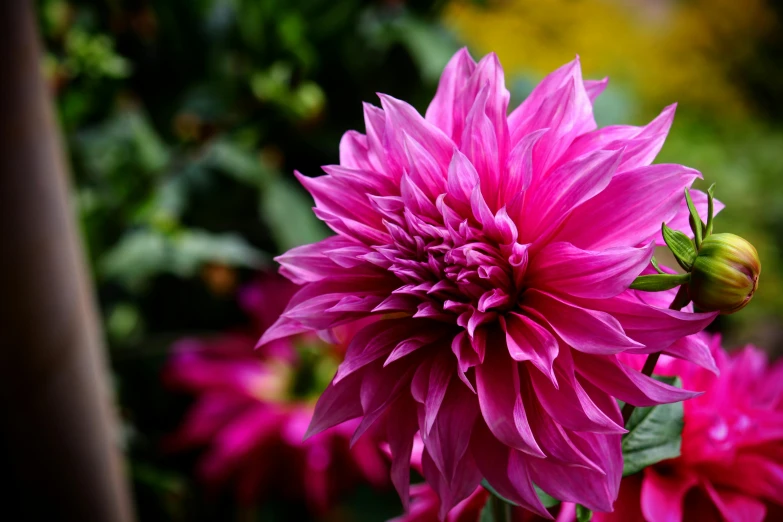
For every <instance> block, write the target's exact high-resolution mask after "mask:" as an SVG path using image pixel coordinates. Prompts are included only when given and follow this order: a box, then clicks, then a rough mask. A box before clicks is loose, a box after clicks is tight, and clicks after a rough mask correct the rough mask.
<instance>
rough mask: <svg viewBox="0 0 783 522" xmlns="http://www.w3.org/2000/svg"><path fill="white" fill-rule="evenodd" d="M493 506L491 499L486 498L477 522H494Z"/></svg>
mask: <svg viewBox="0 0 783 522" xmlns="http://www.w3.org/2000/svg"><path fill="white" fill-rule="evenodd" d="M493 504H494V503H493V502H492V497H487V503H486V504H484V507H483V508H481V513H480V514H479V522H496V520H495V509H494V508H495V507H494V506H493Z"/></svg>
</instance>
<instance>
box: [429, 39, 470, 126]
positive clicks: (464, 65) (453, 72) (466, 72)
mask: <svg viewBox="0 0 783 522" xmlns="http://www.w3.org/2000/svg"><path fill="white" fill-rule="evenodd" d="M475 69H476V62H475V61H473V58H471V56H470V53H469V52H468V50H467V48H465V47H463V48H462V49H460V50H459V51H457V53H456V54H455V55H454V56H453V57H452V58H451V60H449V63H448V64H447V65H446V68H445V69H444V70H443V74H442V75H441V77H440V82H439V83H438V90H437V92H436V93H435V97H434V98H433V99H432V102H431V103H430V105H429V107H427V113H426V116H425V117H426V119H427V121H429V122H431V123H433V124H434V125H436V126H437V127H438V128H440V130H442V131H443V132H444V133H446V135H447V136H451V137H452V138H456V137H457V136H461V135H462V125H463V122H464V121H465V116H466V115H467V110H468V108H467V107H463V103H462V102H461V100H460V92H461V91H462V89H463V88H464V86H465V85H466V84H467V82H468V79H469V78H470V76H471V74H472V73H473V71H474V70H475Z"/></svg>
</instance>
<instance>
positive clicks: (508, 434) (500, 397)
mask: <svg viewBox="0 0 783 522" xmlns="http://www.w3.org/2000/svg"><path fill="white" fill-rule="evenodd" d="M476 384H477V392H478V399H479V406H480V407H481V414H482V415H483V417H484V420H485V421H486V423H487V426H488V427H489V429H490V431H492V433H493V434H494V435H495V437H497V438H498V440H500V441H501V442H502V443H503V444H506V445H507V446H510V447H512V448H516V449H518V450H520V451H524V452H527V453H530V454H532V455H536V456H541V457H542V456H543V455H544V454H543V453H542V451H541V448H539V447H538V443H537V442H536V440H535V438H534V437H533V432H532V431H531V429H530V425H529V424H528V422H527V417H526V416H525V414H524V404H522V402H521V399H520V400H519V401H518V400H517V399H518V398H519V395H520V389H519V373H518V369H517V363H516V361H513V360H512V359H511V358H510V357H509V356H508V355H507V354H505V353H503V350H489V351H488V352H487V353H486V355H485V356H484V362H483V364H480V365H479V366H477V367H476Z"/></svg>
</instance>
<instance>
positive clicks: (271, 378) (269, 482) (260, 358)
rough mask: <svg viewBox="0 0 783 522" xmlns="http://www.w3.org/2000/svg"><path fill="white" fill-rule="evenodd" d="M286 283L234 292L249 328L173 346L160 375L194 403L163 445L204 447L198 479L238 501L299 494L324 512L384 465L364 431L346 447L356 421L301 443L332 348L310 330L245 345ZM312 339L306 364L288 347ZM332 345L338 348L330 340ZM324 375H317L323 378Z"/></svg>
mask: <svg viewBox="0 0 783 522" xmlns="http://www.w3.org/2000/svg"><path fill="white" fill-rule="evenodd" d="M294 288H295V287H294V286H293V285H292V284H290V283H288V282H287V281H285V280H282V279H278V278H267V279H264V280H263V281H262V282H261V283H259V284H255V285H251V286H249V287H247V288H245V289H243V291H242V292H241V295H240V302H241V304H242V305H243V307H244V308H245V309H246V311H248V313H249V314H250V315H251V318H252V323H253V327H252V328H250V329H249V331H247V332H234V333H228V334H225V335H222V336H219V337H216V338H213V339H185V340H182V341H179V342H178V343H177V344H176V345H175V346H174V348H173V353H172V355H171V359H170V361H169V362H168V365H167V367H166V368H165V371H164V380H165V382H166V383H167V384H168V385H169V386H171V387H172V388H177V389H180V390H184V391H186V392H189V393H191V394H193V395H195V397H196V402H195V404H194V405H193V406H192V408H191V409H190V411H189V412H188V414H187V416H186V418H185V420H184V422H183V424H182V425H181V427H180V428H179V430H178V431H177V432H176V433H175V434H173V435H172V436H171V437H170V438H169V440H168V441H167V447H168V449H171V450H185V449H191V448H201V447H206V451H205V453H204V455H203V457H201V459H200V461H199V464H198V474H199V476H200V477H201V478H202V479H203V480H204V482H205V483H206V484H207V485H208V486H210V487H211V488H212V489H215V490H217V489H219V488H221V487H223V486H227V485H231V486H233V487H234V488H235V491H236V495H237V498H238V500H239V501H240V502H242V503H245V504H254V503H256V502H257V501H259V500H260V499H261V498H263V497H265V496H268V495H269V494H271V493H272V492H276V493H278V494H281V495H283V496H284V497H285V498H288V499H289V500H296V499H301V498H303V499H304V500H305V501H306V503H307V507H308V509H310V510H311V511H313V512H315V513H323V512H325V511H326V510H328V509H329V508H330V507H331V506H333V504H334V502H335V500H336V499H337V497H338V496H339V495H340V494H342V493H345V492H346V491H347V490H350V489H351V488H352V487H353V486H355V485H356V484H357V483H358V482H361V481H364V482H370V483H371V484H373V485H375V486H379V487H380V486H384V485H385V484H387V483H388V465H387V463H386V458H385V457H384V455H383V454H382V453H381V452H380V451H379V449H378V446H377V444H376V441H374V440H373V439H372V438H370V437H366V438H363V439H362V440H360V441H358V442H357V443H356V444H355V445H354V446H353V448H349V441H350V438H351V434H352V433H353V431H354V429H355V428H356V426H357V424H358V422H354V423H348V424H345V425H341V426H337V427H335V428H332V429H329V430H326V431H324V432H323V433H320V434H319V435H317V436H314V437H311V438H309V439H307V440H306V441H305V440H304V434H305V431H306V429H307V426H308V424H309V423H310V420H311V418H312V415H313V405H314V401H315V397H317V395H318V392H319V391H320V390H319V389H318V386H317V383H318V380H319V372H320V373H323V365H324V364H325V365H326V367H327V368H330V369H333V368H334V367H335V366H336V361H333V362H330V354H329V353H328V352H329V351H330V350H332V349H333V348H330V347H329V346H328V345H326V344H325V343H323V341H320V340H319V339H318V338H316V337H313V336H298V337H291V338H285V339H279V340H278V341H276V342H275V343H272V344H270V345H269V346H267V347H266V349H265V350H263V351H255V350H254V349H253V346H254V344H255V342H256V340H257V339H258V336H259V335H261V333H262V332H263V330H264V329H265V328H266V327H267V326H269V325H270V324H271V323H272V322H274V320H275V319H276V318H277V315H279V311H280V310H282V308H283V307H284V306H285V303H286V301H287V299H288V298H289V297H290V295H291V293H292V291H293V290H294ZM313 344H316V345H318V348H319V350H317V351H318V352H321V355H320V358H319V359H317V360H316V361H315V362H314V363H313V362H312V361H305V360H304V359H303V357H302V355H301V349H300V350H298V349H297V347H299V348H301V347H302V346H309V345H313ZM334 349H335V350H336V351H337V352H338V353H339V351H340V348H339V347H336V348H334ZM324 361H326V362H325V363H324ZM307 364H309V367H308V368H305V366H306V365H307ZM319 365H320V366H319ZM305 370H307V371H305ZM330 376H331V373H329V374H328V375H327V377H326V379H323V378H321V379H322V380H324V381H325V382H324V383H323V384H324V385H325V384H326V382H328V377H330ZM308 380H309V381H313V382H309V383H308ZM308 384H309V386H308ZM308 387H309V389H308ZM297 388H302V389H297ZM313 388H315V389H313Z"/></svg>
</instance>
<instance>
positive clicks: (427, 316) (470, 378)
mask: <svg viewBox="0 0 783 522" xmlns="http://www.w3.org/2000/svg"><path fill="white" fill-rule="evenodd" d="M605 85H606V82H605V81H583V80H582V76H581V70H580V65H579V61H578V60H575V61H573V62H571V63H569V64H566V65H565V66H563V67H561V68H560V69H558V70H557V71H555V72H553V73H552V74H550V75H549V76H547V77H546V78H545V79H544V80H543V81H542V82H541V83H540V84H539V85H538V86H537V87H536V88H535V89H534V90H533V92H532V93H531V94H530V96H528V98H527V99H526V100H525V101H524V102H523V103H522V104H521V105H520V106H519V107H517V108H516V109H514V110H513V111H512V112H511V114H507V112H508V111H507V109H508V102H509V92H508V90H507V89H506V87H505V84H504V77H503V70H502V68H501V66H500V63H499V62H498V59H497V57H496V56H495V55H494V54H490V55H488V56H485V57H484V58H483V59H482V60H481V61H480V62H479V63H478V64H477V63H475V62H474V61H473V59H472V58H471V57H470V55H469V54H468V52H467V51H466V50H462V51H460V52H458V53H457V54H456V55H455V56H454V57H453V58H452V59H451V61H450V62H449V64H448V65H447V67H446V69H445V71H444V73H443V75H442V77H441V81H440V85H439V87H438V91H437V93H436V95H435V98H434V99H433V101H432V103H431V104H430V106H429V108H428V109H427V111H426V115H425V116H424V117H422V116H421V115H420V114H419V113H418V112H417V111H416V110H415V109H414V108H413V107H411V106H410V105H408V104H407V103H405V102H403V101H400V100H397V99H394V98H392V97H390V96H387V95H383V94H382V95H380V99H381V106H382V108H378V107H374V106H372V105H365V107H364V116H365V125H366V134H360V133H359V132H356V131H349V132H347V133H346V134H345V135H344V136H343V139H342V142H341V144H340V165H332V166H326V167H324V171H325V172H326V174H327V175H326V176H322V177H318V178H308V177H305V176H302V175H300V174H298V173H297V176H298V177H299V179H300V181H301V182H302V184H303V185H304V186H305V187H306V188H307V189H308V190H309V191H310V193H311V194H312V195H313V197H314V199H315V204H316V206H315V213H316V215H317V216H318V217H319V218H321V219H322V220H323V221H325V222H326V223H327V224H328V225H329V226H330V227H331V228H332V229H333V230H334V231H335V232H336V233H337V235H336V236H334V237H330V238H328V239H325V240H323V241H321V242H319V243H315V244H311V245H306V246H302V247H298V248H295V249H293V250H291V251H289V252H288V253H286V254H284V255H283V256H280V257H279V258H278V260H279V262H280V264H281V265H282V269H281V272H282V273H283V274H284V275H286V276H287V277H288V278H289V279H291V280H292V281H294V282H295V283H297V284H301V285H303V288H302V289H301V290H299V291H298V292H297V294H296V295H295V296H294V297H293V298H292V300H291V302H290V304H289V306H288V308H287V309H286V311H285V312H284V313H283V315H282V316H281V318H280V319H279V320H278V321H277V323H275V325H274V326H273V327H272V328H270V329H269V330H268V331H267V332H266V334H265V335H264V336H263V337H262V338H261V340H260V342H259V344H260V345H261V346H263V345H266V344H267V343H270V342H272V341H274V340H276V339H279V338H282V337H286V336H289V335H292V334H299V333H302V332H308V331H324V330H329V329H331V328H334V327H336V326H339V325H343V324H350V323H352V322H354V321H357V320H359V319H364V318H367V317H373V316H374V317H378V318H380V319H381V320H379V321H376V322H373V323H371V324H369V325H368V326H365V327H364V328H363V329H362V330H360V331H359V332H358V333H357V335H356V336H355V337H354V339H353V341H352V343H351V344H350V346H349V347H348V350H347V354H346V359H345V362H343V363H342V365H341V366H340V368H339V370H338V371H337V374H336V376H335V378H334V380H333V381H332V383H331V384H330V385H329V387H328V388H327V389H326V391H325V392H324V394H323V395H322V396H321V398H320V399H319V402H318V405H317V406H316V411H315V415H314V418H313V422H312V424H311V425H310V428H309V430H308V433H309V434H310V435H312V434H316V433H319V432H321V431H322V430H324V429H326V428H328V427H330V426H335V425H337V424H340V423H341V422H344V421H346V420H349V419H355V418H357V417H358V418H361V424H360V425H359V428H358V429H357V431H356V434H355V435H354V437H355V438H358V437H359V436H360V435H361V434H362V433H363V432H364V431H365V430H366V429H368V428H369V427H370V426H372V425H374V424H376V422H378V424H385V425H386V426H387V437H388V441H389V444H390V448H391V453H392V457H393V464H392V480H393V482H394V484H395V486H396V487H397V489H398V491H399V493H400V496H401V498H402V500H403V504H404V505H405V506H407V504H408V488H409V474H408V467H409V460H410V452H411V444H412V442H411V441H412V439H413V436H414V434H415V433H417V432H420V434H421V437H422V440H423V443H424V452H423V455H422V466H423V474H424V477H425V479H426V480H427V482H428V483H429V484H430V485H431V486H432V488H433V489H434V490H435V491H436V492H437V493H438V495H439V497H440V499H441V501H442V502H441V507H440V516H441V518H444V517H445V516H446V513H447V511H448V510H449V509H450V508H451V507H453V506H455V505H457V504H458V503H459V502H461V501H462V500H464V499H465V498H467V497H468V496H469V495H470V494H471V493H473V491H474V490H475V489H476V487H477V486H478V485H479V483H480V481H481V480H482V478H486V480H487V481H489V483H490V484H491V485H492V486H493V487H494V488H495V489H496V490H498V491H499V492H500V493H501V494H502V495H504V496H505V497H507V498H509V499H511V500H513V501H515V502H517V503H519V504H520V505H522V506H525V507H526V508H528V509H530V510H532V511H535V512H537V513H540V514H542V515H544V516H546V515H547V513H546V510H545V509H544V507H543V506H542V505H541V503H540V501H539V500H538V497H537V495H536V492H535V489H534V487H533V484H534V483H535V484H536V485H538V486H539V487H541V488H542V489H543V490H544V491H546V492H547V493H549V494H551V495H552V496H554V497H556V498H559V499H563V500H568V501H575V502H580V503H582V504H584V505H585V506H587V507H590V508H592V509H595V510H603V511H609V510H611V509H612V503H613V501H614V499H615V498H616V496H617V490H618V487H619V484H620V477H621V471H622V456H621V453H620V436H621V434H622V433H623V432H624V431H625V430H624V429H623V427H622V419H621V416H620V412H619V410H618V407H617V403H616V401H615V398H617V399H621V400H623V401H626V402H629V403H631V404H634V405H639V406H647V405H653V404H658V403H664V402H671V401H679V400H683V399H686V398H689V397H691V396H692V395H693V394H692V393H689V392H685V391H683V390H680V389H677V388H673V387H669V386H666V385H664V384H661V383H659V382H657V381H654V380H652V379H650V378H648V377H645V376H643V375H641V374H640V373H639V372H637V371H635V370H634V369H631V368H629V367H627V366H625V365H623V364H621V363H620V362H618V360H617V357H616V354H618V353H621V352H631V353H651V352H656V351H663V352H664V353H668V354H671V355H673V356H675V357H683V358H685V359H690V360H693V361H696V362H698V363H700V364H703V365H706V366H711V365H712V364H713V362H712V359H711V357H710V354H709V351H708V350H706V349H705V350H700V349H699V346H695V345H692V344H689V343H688V342H687V341H681V339H683V338H684V337H685V336H687V335H690V334H693V333H695V332H699V331H701V330H702V329H703V328H704V327H705V326H706V325H707V324H708V323H709V322H710V321H711V320H712V319H713V318H714V316H715V314H696V313H689V312H680V311H672V310H668V309H666V307H667V305H668V303H665V304H663V305H662V306H659V305H657V302H655V304H651V303H653V302H652V301H650V302H648V300H649V299H651V297H649V296H648V295H644V294H641V293H636V292H635V291H630V290H628V286H629V285H630V283H631V282H632V281H633V280H634V278H636V277H637V276H638V275H639V274H640V273H641V272H642V271H643V270H644V269H646V268H647V267H648V266H649V262H650V258H651V256H652V252H653V247H654V245H655V243H656V241H659V242H662V239H661V238H660V233H659V231H660V228H661V222H662V221H667V222H670V223H671V224H672V226H679V223H687V212H686V207H685V203H684V197H683V190H684V188H685V187H687V186H689V185H690V184H691V183H692V181H693V180H694V179H695V178H697V177H698V176H699V173H698V172H696V171H694V170H692V169H689V168H686V167H683V166H681V165H650V162H651V161H652V160H653V159H654V158H655V156H656V154H657V153H658V151H659V150H660V148H661V146H662V145H663V142H664V139H665V138H666V135H667V133H668V130H669V127H670V125H671V122H672V118H673V115H674V108H673V107H669V108H667V109H665V110H664V111H663V113H662V114H661V115H660V116H659V117H658V118H656V119H655V120H653V121H652V122H651V123H650V124H648V125H647V126H644V127H631V126H622V125H618V126H612V127H606V128H602V129H597V128H596V123H595V120H594V118H593V108H592V100H593V99H594V98H595V97H596V96H598V95H599V93H600V92H601V91H602V90H603V89H604V87H605ZM696 199H697V201H698V202H699V204H700V205H702V206H703V205H704V202H705V201H706V198H705V196H704V195H703V194H698V196H697V198H696Z"/></svg>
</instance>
